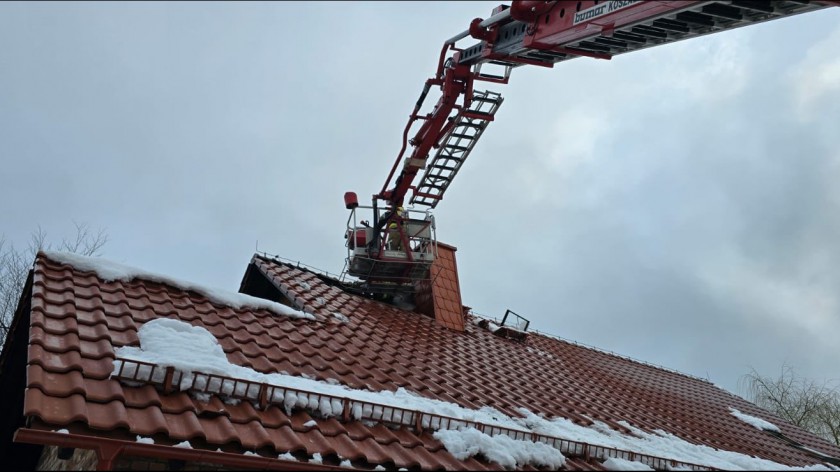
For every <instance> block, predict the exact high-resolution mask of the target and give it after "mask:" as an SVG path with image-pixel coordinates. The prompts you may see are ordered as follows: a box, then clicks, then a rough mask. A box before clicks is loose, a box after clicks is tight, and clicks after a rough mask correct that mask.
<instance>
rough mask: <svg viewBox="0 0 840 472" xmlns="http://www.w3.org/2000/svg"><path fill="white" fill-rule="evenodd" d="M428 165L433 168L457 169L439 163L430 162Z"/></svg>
mask: <svg viewBox="0 0 840 472" xmlns="http://www.w3.org/2000/svg"><path fill="white" fill-rule="evenodd" d="M429 167H433V168H435V169H443V170H458V168H457V167H449V166H442V165H440V164H432V165H430V166H429Z"/></svg>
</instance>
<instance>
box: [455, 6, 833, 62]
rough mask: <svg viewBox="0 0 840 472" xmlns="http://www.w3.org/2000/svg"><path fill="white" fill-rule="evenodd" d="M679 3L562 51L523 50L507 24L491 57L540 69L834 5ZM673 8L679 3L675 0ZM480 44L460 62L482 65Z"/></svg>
mask: <svg viewBox="0 0 840 472" xmlns="http://www.w3.org/2000/svg"><path fill="white" fill-rule="evenodd" d="M644 3H647V2H644ZM650 3H664V2H650ZM683 3H684V4H685V5H686V8H679V9H675V10H674V11H671V12H670V13H667V14H663V15H661V16H657V17H653V18H646V19H644V20H641V21H637V22H632V23H630V24H626V25H623V26H617V27H616V28H615V29H614V30H610V31H601V28H600V27H599V28H594V27H593V28H587V30H591V31H593V33H591V34H584V35H582V36H583V37H580V36H581V35H580V34H578V33H577V32H570V33H569V34H570V35H574V36H575V39H571V40H568V41H565V40H564V41H561V42H560V43H559V44H555V45H556V46H562V48H560V50H554V51H552V50H550V49H534V48H529V47H524V46H523V40H524V38H525V35H526V34H527V33H526V30H527V25H526V24H525V23H522V22H519V21H512V22H510V23H508V24H505V25H502V26H501V27H500V28H499V34H498V39H497V40H496V42H495V44H494V45H493V53H495V54H497V55H499V56H502V57H507V58H508V60H509V61H510V62H511V63H512V64H513V63H515V62H516V61H527V63H529V64H541V65H545V66H550V65H552V64H555V63H558V62H561V61H565V60H568V59H574V58H577V57H581V56H591V57H600V58H604V59H606V58H610V57H614V56H617V55H619V54H624V53H627V52H632V51H637V50H640V49H645V48H649V47H653V46H658V45H662V44H668V43H673V42H676V41H680V40H684V39H688V38H693V37H697V36H703V35H706V34H712V33H717V32H720V31H724V30H731V29H734V28H739V27H743V26H748V25H751V24H756V23H761V22H765V21H772V20H776V19H780V18H784V17H789V16H793V15H798V14H801V13H807V12H811V11H815V10H819V9H822V8H826V7H828V6H829V5H830V4H834V3H835V2H820V3H817V2H814V1H808V0H730V1H711V2H697V3H695V2H683ZM674 4H676V5H679V3H678V2H674ZM559 8H562V6H561V7H558V9H559ZM572 13H573V12H572ZM585 26H587V27H589V26H590V25H585ZM485 44H486V43H484V42H479V43H476V44H474V45H473V46H471V47H468V48H466V49H465V50H464V51H463V52H462V53H461V58H460V63H461V64H468V65H474V64H479V63H481V62H484V61H486V59H485V58H484V57H483V55H482V53H483V52H484V48H485ZM512 64H511V65H512ZM520 65H521V64H520Z"/></svg>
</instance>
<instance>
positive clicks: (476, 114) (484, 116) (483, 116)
mask: <svg viewBox="0 0 840 472" xmlns="http://www.w3.org/2000/svg"><path fill="white" fill-rule="evenodd" d="M461 116H463V117H464V118H472V119H475V120H484V121H493V115H492V114H491V113H485V112H483V111H471V110H467V111H465V112H463V113H462V114H461Z"/></svg>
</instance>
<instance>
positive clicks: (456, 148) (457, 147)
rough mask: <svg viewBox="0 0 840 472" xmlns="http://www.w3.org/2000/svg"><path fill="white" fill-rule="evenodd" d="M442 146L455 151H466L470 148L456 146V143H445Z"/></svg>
mask: <svg viewBox="0 0 840 472" xmlns="http://www.w3.org/2000/svg"><path fill="white" fill-rule="evenodd" d="M442 147H445V148H447V149H454V150H455V151H466V150H468V149H469V147H467V146H456V145H454V144H444V145H443V146H442Z"/></svg>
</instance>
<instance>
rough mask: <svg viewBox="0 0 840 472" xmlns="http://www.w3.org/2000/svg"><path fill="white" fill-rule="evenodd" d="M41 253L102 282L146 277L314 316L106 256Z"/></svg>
mask: <svg viewBox="0 0 840 472" xmlns="http://www.w3.org/2000/svg"><path fill="white" fill-rule="evenodd" d="M43 253H44V255H45V256H47V258H48V259H50V260H52V261H55V262H60V263H63V264H68V265H71V266H73V267H74V268H76V269H78V270H81V271H91V272H95V273H96V276H97V277H99V278H100V279H102V280H104V281H105V282H114V281H117V280H118V281H121V282H130V281H132V280H134V279H142V280H148V281H151V282H158V283H162V284H166V285H170V286H172V287H176V288H179V289H181V290H191V291H193V292H197V293H199V294H201V295H203V296H205V297H207V299H208V300H210V301H211V302H215V303H218V304H220V305H225V306H229V307H232V308H256V309H266V310H269V311H271V312H273V313H275V314H277V315H281V316H288V317H291V318H305V319H308V320H314V319H315V317H314V316H312V315H311V314H309V313H304V312H302V311H300V310H295V309H294V308H291V307H288V306H286V305H283V304H281V303H277V302H273V301H271V300H266V299H263V298H257V297H252V296H251V295H245V294H244V293H237V292H230V291H227V290H222V289H216V288H211V287H205V286H203V285H199V284H196V283H193V282H188V281H185V280H181V279H177V278H174V277H169V276H167V275H162V274H156V273H154V272H148V271H145V270H143V269H138V268H136V267H131V266H127V265H124V264H120V263H118V262H113V261H110V260H107V259H102V258H98V257H88V256H81V255H79V254H72V253H69V252H56V251H43Z"/></svg>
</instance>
